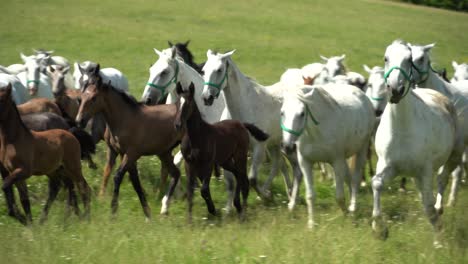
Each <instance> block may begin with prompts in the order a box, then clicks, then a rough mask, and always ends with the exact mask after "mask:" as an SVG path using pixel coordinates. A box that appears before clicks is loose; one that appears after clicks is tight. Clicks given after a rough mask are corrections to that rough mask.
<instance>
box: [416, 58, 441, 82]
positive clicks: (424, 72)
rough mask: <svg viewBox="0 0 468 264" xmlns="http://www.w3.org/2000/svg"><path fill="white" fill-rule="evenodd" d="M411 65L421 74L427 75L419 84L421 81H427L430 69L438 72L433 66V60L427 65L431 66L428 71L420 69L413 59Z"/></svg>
mask: <svg viewBox="0 0 468 264" xmlns="http://www.w3.org/2000/svg"><path fill="white" fill-rule="evenodd" d="M411 65H412V67H413V68H414V69H415V70H416V71H417V72H418V73H419V74H421V75H426V78H423V80H421V81H420V82H418V83H417V84H421V83H423V82H425V81H427V79H428V78H429V72H430V71H432V72H434V73H438V72H437V71H436V70H434V68H432V65H431V61H428V62H427V65H428V66H429V69H428V70H427V71H423V70H421V69H419V68H418V67H417V66H416V65H415V64H414V63H413V62H412V61H411Z"/></svg>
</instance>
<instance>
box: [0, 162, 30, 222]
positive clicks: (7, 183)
mask: <svg viewBox="0 0 468 264" xmlns="http://www.w3.org/2000/svg"><path fill="white" fill-rule="evenodd" d="M2 171H3V169H2ZM7 173H8V172H7V171H6V170H5V171H3V172H2V177H3V185H2V190H3V192H4V193H5V198H6V201H7V206H8V215H9V216H11V217H13V218H16V219H17V220H18V221H19V222H20V223H22V224H24V225H26V224H27V220H26V218H25V216H23V215H22V214H21V213H20V212H19V210H18V207H17V206H16V202H15V195H14V193H13V184H15V183H16V182H20V181H24V180H26V178H27V177H28V176H29V175H30V173H28V172H27V171H26V170H24V169H23V168H17V169H16V170H14V171H13V172H12V173H10V174H9V175H7ZM18 191H21V188H20V189H19V190H18Z"/></svg>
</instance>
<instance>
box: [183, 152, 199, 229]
mask: <svg viewBox="0 0 468 264" xmlns="http://www.w3.org/2000/svg"><path fill="white" fill-rule="evenodd" d="M192 166H193V165H191V164H190V163H188V162H187V161H185V166H184V167H185V175H187V203H188V208H187V211H188V221H189V222H190V223H191V222H192V208H193V192H194V190H195V181H196V177H197V170H196V168H194V167H192Z"/></svg>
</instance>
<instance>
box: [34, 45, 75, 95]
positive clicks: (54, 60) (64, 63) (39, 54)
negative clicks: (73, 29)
mask: <svg viewBox="0 0 468 264" xmlns="http://www.w3.org/2000/svg"><path fill="white" fill-rule="evenodd" d="M34 52H35V56H36V59H38V60H39V61H40V63H39V64H40V66H41V70H42V72H43V73H45V74H49V72H48V71H47V67H48V66H55V65H56V66H60V67H61V68H63V69H65V68H70V62H69V61H68V60H67V59H66V58H64V57H62V56H57V55H54V56H52V54H53V53H54V51H53V50H49V51H47V50H36V49H34ZM49 77H51V76H49ZM64 80H65V87H66V88H67V89H72V88H73V87H74V83H73V75H72V74H71V72H69V71H68V72H67V73H66V74H65V77H64Z"/></svg>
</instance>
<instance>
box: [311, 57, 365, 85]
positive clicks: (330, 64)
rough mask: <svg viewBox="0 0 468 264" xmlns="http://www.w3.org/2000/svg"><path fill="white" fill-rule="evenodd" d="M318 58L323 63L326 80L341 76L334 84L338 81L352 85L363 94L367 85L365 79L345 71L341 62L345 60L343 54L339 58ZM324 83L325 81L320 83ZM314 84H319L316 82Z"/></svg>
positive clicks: (357, 74) (355, 73)
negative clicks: (326, 75)
mask: <svg viewBox="0 0 468 264" xmlns="http://www.w3.org/2000/svg"><path fill="white" fill-rule="evenodd" d="M320 58H321V59H322V60H323V61H324V62H325V64H324V70H325V72H326V73H327V74H328V79H333V78H335V77H336V76H338V75H341V76H340V77H338V79H337V80H335V82H337V81H338V82H339V83H347V84H350V85H354V86H356V87H358V88H359V89H361V90H363V91H364V92H365V90H364V89H365V86H366V83H367V82H366V78H365V77H364V76H362V75H361V74H359V73H357V72H348V71H347V70H346V67H345V66H344V64H343V61H344V59H345V58H346V55H345V54H343V55H341V56H333V57H330V58H327V57H325V56H322V55H320ZM328 81H331V80H328ZM326 82H327V79H325V80H324V82H322V83H326ZM315 84H320V83H319V82H316V83H315Z"/></svg>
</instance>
